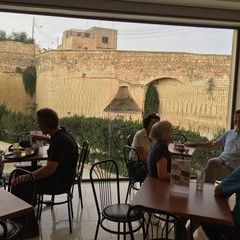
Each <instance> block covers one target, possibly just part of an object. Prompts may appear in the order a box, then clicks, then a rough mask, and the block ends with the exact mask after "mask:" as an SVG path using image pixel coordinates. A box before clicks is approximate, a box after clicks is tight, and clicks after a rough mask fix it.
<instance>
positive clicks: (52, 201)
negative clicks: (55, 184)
mask: <svg viewBox="0 0 240 240" xmlns="http://www.w3.org/2000/svg"><path fill="white" fill-rule="evenodd" d="M54 201H55V195H52V197H51V210H53V206H54Z"/></svg>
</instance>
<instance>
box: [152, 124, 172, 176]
mask: <svg viewBox="0 0 240 240" xmlns="http://www.w3.org/2000/svg"><path fill="white" fill-rule="evenodd" d="M150 138H151V141H152V147H151V150H150V152H149V155H148V175H149V176H150V177H155V178H157V177H158V178H160V179H162V180H169V179H170V172H171V163H172V158H171V154H170V152H169V151H168V145H169V143H171V142H172V139H173V131H172V124H171V123H170V122H168V121H162V122H157V123H155V124H154V125H153V126H152V129H151V132H150Z"/></svg>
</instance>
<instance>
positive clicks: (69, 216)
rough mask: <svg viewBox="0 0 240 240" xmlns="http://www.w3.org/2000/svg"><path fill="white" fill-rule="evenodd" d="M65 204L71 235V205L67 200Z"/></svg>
mask: <svg viewBox="0 0 240 240" xmlns="http://www.w3.org/2000/svg"><path fill="white" fill-rule="evenodd" d="M67 204H68V220H69V232H70V234H71V233H72V213H71V203H70V200H69V199H68V201H67Z"/></svg>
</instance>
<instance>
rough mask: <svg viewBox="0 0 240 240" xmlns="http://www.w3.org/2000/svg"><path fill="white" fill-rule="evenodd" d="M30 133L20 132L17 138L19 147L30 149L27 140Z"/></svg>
mask: <svg viewBox="0 0 240 240" xmlns="http://www.w3.org/2000/svg"><path fill="white" fill-rule="evenodd" d="M29 135H30V132H21V133H19V134H18V136H17V142H18V143H19V145H20V146H21V147H24V148H25V147H31V142H30V139H29Z"/></svg>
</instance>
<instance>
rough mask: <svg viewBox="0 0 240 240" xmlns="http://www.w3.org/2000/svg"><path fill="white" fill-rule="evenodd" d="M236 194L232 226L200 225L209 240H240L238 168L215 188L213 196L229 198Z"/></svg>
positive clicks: (239, 184)
mask: <svg viewBox="0 0 240 240" xmlns="http://www.w3.org/2000/svg"><path fill="white" fill-rule="evenodd" d="M233 193H236V204H235V207H234V210H233V219H234V222H235V225H234V226H222V225H221V226H220V225H212V224H202V228H203V231H204V232H205V234H206V235H207V237H208V239H210V240H239V239H240V166H239V167H237V168H236V169H235V170H234V171H233V172H232V173H230V174H229V175H228V176H227V177H226V178H224V179H223V181H222V182H221V183H220V184H219V185H218V186H216V188H215V196H217V197H230V196H231V195H232V194H233Z"/></svg>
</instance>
